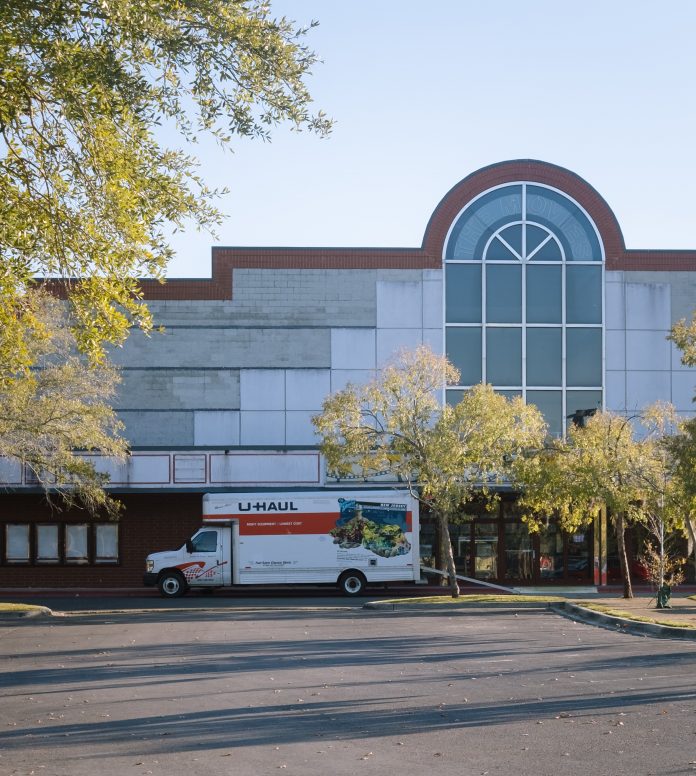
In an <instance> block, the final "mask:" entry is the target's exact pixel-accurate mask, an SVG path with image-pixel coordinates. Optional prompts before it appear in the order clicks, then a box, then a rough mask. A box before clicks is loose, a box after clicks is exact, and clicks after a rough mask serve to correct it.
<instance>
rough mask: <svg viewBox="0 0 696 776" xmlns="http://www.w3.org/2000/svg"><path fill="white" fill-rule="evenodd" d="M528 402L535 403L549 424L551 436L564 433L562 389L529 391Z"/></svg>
mask: <svg viewBox="0 0 696 776" xmlns="http://www.w3.org/2000/svg"><path fill="white" fill-rule="evenodd" d="M527 404H535V405H536V406H537V407H538V408H539V411H540V412H541V414H542V415H543V416H544V420H545V421H546V422H547V423H548V425H549V434H550V435H551V436H560V435H561V434H562V433H563V401H562V396H561V392H560V391H527Z"/></svg>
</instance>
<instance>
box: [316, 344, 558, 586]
mask: <svg viewBox="0 0 696 776" xmlns="http://www.w3.org/2000/svg"><path fill="white" fill-rule="evenodd" d="M458 379H459V373H458V372H457V370H456V369H455V368H454V367H453V366H452V365H451V364H450V363H449V362H448V361H447V359H446V358H445V357H444V356H438V355H435V354H434V353H433V352H432V351H430V350H429V349H428V348H426V347H419V348H417V349H416V350H415V351H410V352H409V351H404V352H402V353H401V354H400V355H399V356H398V357H397V358H396V360H395V361H394V362H393V363H391V364H389V365H388V366H387V367H386V368H385V369H383V370H382V371H381V372H380V373H379V374H378V376H377V377H376V378H375V379H374V380H373V381H372V382H370V383H369V384H367V385H364V386H353V385H349V386H348V387H347V388H346V389H345V390H343V391H339V392H338V393H335V394H333V395H332V396H329V397H328V398H327V399H326V400H325V402H324V405H323V412H322V413H321V415H317V416H316V417H315V418H313V422H314V425H315V428H316V430H317V432H318V434H319V436H320V437H321V450H322V453H323V454H324V456H325V457H326V463H327V469H328V470H329V471H330V472H332V473H334V474H336V475H337V476H339V477H340V476H346V475H349V474H355V473H356V472H357V473H358V474H360V475H362V476H364V477H366V478H369V477H370V476H373V475H375V474H377V473H384V472H389V473H391V474H392V475H393V476H394V477H395V478H397V479H398V480H399V481H400V482H402V483H405V484H406V486H407V487H408V489H409V490H410V492H411V493H412V494H413V496H415V498H417V499H418V500H419V501H420V503H421V504H424V505H425V506H426V507H427V508H428V509H429V510H430V511H431V513H432V514H433V516H434V517H435V519H436V521H437V525H438V529H439V536H440V543H441V546H442V547H443V548H444V550H445V558H446V571H447V573H448V575H449V580H450V585H451V589H452V595H453V597H457V596H458V595H459V586H458V584H457V580H456V576H455V573H456V572H455V566H454V556H453V553H452V544H451V541H450V535H449V521H450V520H451V519H453V518H455V517H456V516H457V515H458V514H459V513H460V512H461V510H462V509H463V507H464V506H465V505H466V504H467V503H468V502H471V501H473V500H476V499H480V498H486V497H488V498H493V486H494V485H495V484H497V483H500V482H501V481H502V480H503V479H504V477H505V474H506V472H508V471H509V469H510V461H511V460H512V459H514V458H515V457H516V456H518V455H520V454H521V453H522V451H523V450H526V449H527V448H530V447H538V446H539V445H540V444H541V442H542V441H543V439H544V435H545V425H544V422H543V419H542V417H541V415H540V413H539V412H538V410H537V409H536V408H535V407H533V406H526V405H525V404H524V403H523V401H522V399H521V398H515V399H511V400H508V399H506V398H505V397H504V396H502V395H500V394H497V393H495V392H494V391H493V389H492V388H491V387H490V386H489V385H478V386H476V387H474V388H473V389H471V390H470V391H467V392H465V393H464V396H463V398H462V400H461V401H460V402H459V403H458V404H457V405H456V406H454V407H452V406H449V405H445V406H442V404H441V397H442V392H443V389H444V386H445V384H447V383H450V384H451V383H455V384H456V383H457V382H458Z"/></svg>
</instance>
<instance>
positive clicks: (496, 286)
mask: <svg viewBox="0 0 696 776" xmlns="http://www.w3.org/2000/svg"><path fill="white" fill-rule="evenodd" d="M486 321H487V322H488V323H520V322H521V321H522V267H521V266H520V265H511V264H489V265H487V267H486Z"/></svg>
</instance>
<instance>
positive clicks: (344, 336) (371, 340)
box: [331, 329, 375, 369]
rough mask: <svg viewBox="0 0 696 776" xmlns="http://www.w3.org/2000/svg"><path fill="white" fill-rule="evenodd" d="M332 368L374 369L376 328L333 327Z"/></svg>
mask: <svg viewBox="0 0 696 776" xmlns="http://www.w3.org/2000/svg"><path fill="white" fill-rule="evenodd" d="M331 368H332V369H374V368H375V330H374V329H331Z"/></svg>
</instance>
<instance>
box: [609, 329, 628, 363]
mask: <svg viewBox="0 0 696 776" xmlns="http://www.w3.org/2000/svg"><path fill="white" fill-rule="evenodd" d="M605 345H606V368H607V370H610V369H625V368H626V332H624V331H616V330H608V331H606V332H605Z"/></svg>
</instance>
